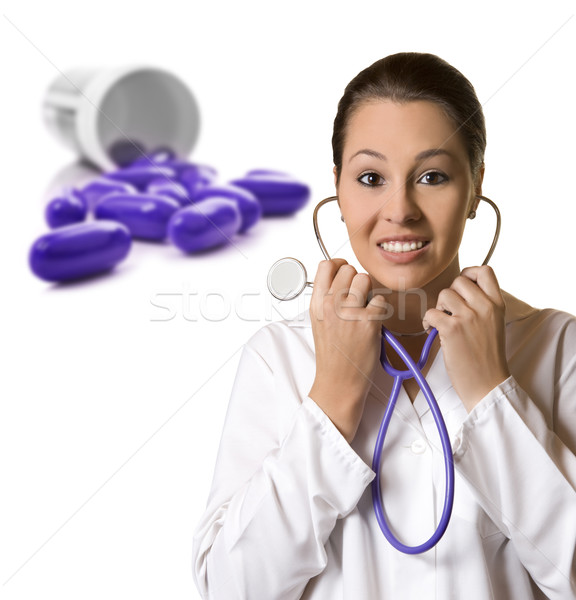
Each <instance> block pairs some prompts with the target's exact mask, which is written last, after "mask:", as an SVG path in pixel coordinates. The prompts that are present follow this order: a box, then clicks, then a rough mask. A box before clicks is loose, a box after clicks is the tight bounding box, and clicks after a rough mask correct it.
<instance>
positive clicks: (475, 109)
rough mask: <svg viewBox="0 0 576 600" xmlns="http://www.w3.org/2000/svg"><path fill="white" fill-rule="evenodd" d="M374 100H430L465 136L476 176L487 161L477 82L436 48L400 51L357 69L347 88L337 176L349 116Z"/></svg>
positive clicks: (337, 126) (336, 140) (336, 142)
mask: <svg viewBox="0 0 576 600" xmlns="http://www.w3.org/2000/svg"><path fill="white" fill-rule="evenodd" d="M371 100H391V101H393V102H397V103H405V102H411V101H415V100H426V101H429V102H434V103H435V104H437V105H438V106H440V108H441V109H442V110H443V111H444V113H445V114H446V115H447V116H448V118H450V119H451V120H452V121H453V123H454V125H455V126H456V128H457V130H458V132H459V133H460V135H461V136H462V139H463V140H464V143H465V145H466V148H467V150H468V158H469V160H470V168H471V171H472V175H473V177H474V178H475V177H476V176H477V175H478V172H479V170H480V167H481V166H482V164H483V162H484V151H485V149H486V124H485V122H484V113H483V112H482V105H481V104H480V102H479V100H478V97H477V96H476V92H475V91H474V87H473V86H472V84H471V83H470V82H469V81H468V79H466V77H464V75H462V73H460V71H458V69H456V68H455V67H453V66H452V65H450V64H449V63H447V62H446V61H445V60H443V59H441V58H439V57H438V56H436V55H434V54H426V53H420V52H400V53H398V54H391V55H390V56H386V57H385V58H382V59H380V60H378V61H376V62H375V63H374V64H372V65H371V66H369V67H367V68H366V69H364V70H363V71H361V72H360V73H358V75H356V77H354V79H352V81H351V82H350V83H349V84H348V85H347V86H346V89H345V90H344V95H343V96H342V98H341V99H340V102H339V103H338V112H337V114H336V118H335V119H334V131H333V135H332V152H333V159H334V166H335V167H336V173H337V179H338V180H339V179H340V173H341V172H342V152H343V148H344V142H345V137H346V127H347V125H348V122H349V121H350V118H351V117H352V115H353V113H354V111H355V110H356V109H358V108H359V107H360V106H361V105H362V104H363V103H364V102H368V101H371Z"/></svg>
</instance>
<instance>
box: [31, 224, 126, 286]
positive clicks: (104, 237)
mask: <svg viewBox="0 0 576 600" xmlns="http://www.w3.org/2000/svg"><path fill="white" fill-rule="evenodd" d="M131 244H132V239H131V238H130V233H129V232H128V229H126V227H124V225H122V224H121V223H116V222H114V221H93V222H91V223H79V224H75V225H66V226H64V227H61V228H59V229H56V230H54V231H52V232H51V233H48V234H46V235H43V236H42V237H40V238H38V239H37V240H36V242H34V244H33V245H32V248H31V250H30V255H29V264H30V268H31V269H32V272H33V273H34V274H35V275H36V276H37V277H40V279H44V280H45V281H70V280H73V279H80V278H83V277H89V276H91V275H96V274H97V273H102V272H104V271H108V270H110V269H112V268H113V267H114V266H116V265H117V264H118V263H119V262H120V261H122V260H124V258H126V256H127V255H128V252H129V251H130V246H131Z"/></svg>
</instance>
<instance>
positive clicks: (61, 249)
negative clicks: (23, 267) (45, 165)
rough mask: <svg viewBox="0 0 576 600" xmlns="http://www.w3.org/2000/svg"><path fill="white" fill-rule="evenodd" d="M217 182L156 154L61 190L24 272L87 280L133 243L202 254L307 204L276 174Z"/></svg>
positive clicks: (210, 174) (306, 193)
mask: <svg viewBox="0 0 576 600" xmlns="http://www.w3.org/2000/svg"><path fill="white" fill-rule="evenodd" d="M217 178H218V174H217V172H216V170H215V169H213V168H212V167H209V166H206V165H200V164H195V163H191V162H187V161H184V160H181V159H179V158H176V157H175V156H174V154H173V153H172V152H170V151H168V150H161V151H158V152H155V153H154V154H152V155H150V156H142V157H141V158H139V159H137V160H136V161H134V162H133V163H131V164H130V165H128V166H126V167H123V168H120V169H118V170H117V171H113V172H111V173H107V174H103V175H102V176H100V177H98V178H97V179H95V180H93V181H91V182H89V183H88V184H87V185H85V186H84V187H82V188H80V189H67V190H65V191H63V193H62V194H60V195H59V196H58V197H56V198H53V199H52V200H51V201H50V202H49V203H48V205H47V207H46V213H45V215H46V221H47V223H48V225H49V226H50V227H51V228H52V231H51V232H50V233H47V234H45V235H43V236H42V237H40V238H39V239H37V240H36V241H35V242H34V244H33V245H32V248H31V250H30V255H29V264H30V268H31V269H32V271H33V273H34V274H35V275H36V276H37V277H39V278H41V279H44V280H45V281H51V282H63V281H70V280H74V279H81V278H85V277H90V276H92V275H96V274H98V273H102V272H104V271H108V270H110V269H112V268H113V267H114V266H116V265H117V264H118V263H119V262H121V261H122V260H124V259H125V258H126V256H128V253H129V252H130V248H131V245H132V240H133V239H138V240H148V241H156V242H163V241H165V240H169V241H170V242H171V243H172V244H174V245H175V246H176V247H177V248H179V249H180V250H182V251H183V252H185V253H195V252H202V251H207V250H210V249H213V248H216V247H218V246H222V245H224V244H227V243H228V242H230V241H231V238H232V237H233V236H235V235H236V234H242V233H245V232H246V231H248V230H249V229H251V228H252V227H254V225H256V223H258V221H259V220H260V218H261V217H263V216H268V215H287V214H292V213H294V212H296V211H298V210H299V209H300V208H302V207H303V206H304V205H305V204H306V202H307V201H308V198H309V197H310V189H309V187H308V186H307V185H305V184H304V183H301V182H300V181H297V180H296V179H294V178H293V177H291V176H290V175H288V174H286V173H282V172H280V171H270V170H263V169H257V170H253V171H249V172H248V173H246V175H245V176H244V177H241V178H239V179H234V180H233V181H230V182H229V183H227V184H220V183H218V181H217Z"/></svg>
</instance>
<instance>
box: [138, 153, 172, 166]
mask: <svg viewBox="0 0 576 600" xmlns="http://www.w3.org/2000/svg"><path fill="white" fill-rule="evenodd" d="M174 160H176V154H175V153H174V151H173V150H171V149H170V148H158V149H157V150H154V152H150V153H149V154H145V155H144V156H140V157H139V158H137V159H136V160H135V161H134V162H132V163H130V166H131V167H148V166H150V165H163V164H167V163H169V162H171V161H174Z"/></svg>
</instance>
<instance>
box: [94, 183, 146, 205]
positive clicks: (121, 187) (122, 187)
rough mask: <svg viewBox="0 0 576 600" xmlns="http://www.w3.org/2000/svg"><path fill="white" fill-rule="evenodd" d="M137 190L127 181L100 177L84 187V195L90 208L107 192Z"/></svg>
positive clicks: (133, 191)
mask: <svg viewBox="0 0 576 600" xmlns="http://www.w3.org/2000/svg"><path fill="white" fill-rule="evenodd" d="M137 191H138V190H137V189H136V188H135V187H134V186H133V185H130V184H129V183H126V182H125V181H113V180H112V179H106V177H99V178H98V179H94V181H91V182H90V183H89V184H88V185H86V186H84V187H83V188H82V195H83V196H84V199H85V200H86V203H87V205H88V208H93V207H94V205H95V204H96V203H97V202H98V200H100V198H103V197H104V196H106V195H107V194H111V193H113V192H115V193H124V194H135V193H136V192H137Z"/></svg>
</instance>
